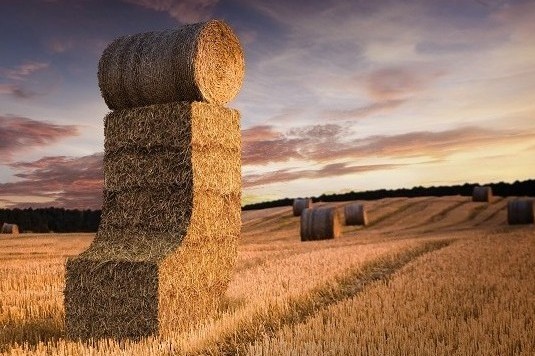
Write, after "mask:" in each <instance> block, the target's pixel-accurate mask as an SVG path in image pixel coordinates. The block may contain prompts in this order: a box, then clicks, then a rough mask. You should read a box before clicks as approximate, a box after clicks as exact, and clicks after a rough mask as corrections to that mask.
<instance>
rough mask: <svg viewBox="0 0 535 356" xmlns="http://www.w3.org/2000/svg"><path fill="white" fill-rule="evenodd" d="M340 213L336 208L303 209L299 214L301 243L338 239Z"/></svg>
mask: <svg viewBox="0 0 535 356" xmlns="http://www.w3.org/2000/svg"><path fill="white" fill-rule="evenodd" d="M341 230H342V229H341V218H340V212H339V210H338V209H336V208H317V209H305V210H303V212H302V213H301V224H300V235H301V241H313V240H326V239H335V238H338V237H340V234H341Z"/></svg>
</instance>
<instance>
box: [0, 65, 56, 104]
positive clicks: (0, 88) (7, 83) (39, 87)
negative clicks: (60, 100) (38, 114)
mask: <svg viewBox="0 0 535 356" xmlns="http://www.w3.org/2000/svg"><path fill="white" fill-rule="evenodd" d="M58 82H59V77H58V75H57V74H56V73H55V72H54V71H52V70H50V65H49V63H43V62H33V61H30V62H25V63H23V64H20V65H18V66H16V67H13V68H2V67H0V94H7V95H11V96H14V97H16V98H20V99H28V98H32V97H34V96H38V95H45V94H47V93H49V92H50V90H51V89H53V88H55V87H56V86H57V84H58Z"/></svg>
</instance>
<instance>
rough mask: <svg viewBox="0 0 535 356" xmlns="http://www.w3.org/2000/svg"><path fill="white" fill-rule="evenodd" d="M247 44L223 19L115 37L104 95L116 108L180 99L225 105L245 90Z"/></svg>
mask: <svg viewBox="0 0 535 356" xmlns="http://www.w3.org/2000/svg"><path fill="white" fill-rule="evenodd" d="M244 63H245V62H244V56H243V50H242V48H241V45H240V42H239V40H238V38H237V37H236V35H235V34H234V33H233V32H232V30H231V28H230V27H229V26H228V25H227V24H226V23H224V22H223V21H219V20H211V21H208V22H201V23H196V24H192V25H186V26H183V27H180V28H177V29H175V30H168V31H160V32H147V33H140V34H136V35H132V36H125V37H121V38H118V39H116V40H115V41H113V42H112V43H111V44H110V45H109V46H108V47H107V48H106V49H105V50H104V52H103V54H102V57H101V58H100V62H99V65H98V84H99V87H100V91H101V93H102V97H103V98H104V101H105V102H106V104H107V105H108V107H109V108H110V109H112V110H117V109H125V108H132V107H139V106H147V105H152V104H163V103H169V102H176V101H188V102H193V101H205V102H209V103H213V104H218V105H223V104H226V103H228V102H229V101H230V100H232V99H233V98H234V97H235V96H236V95H237V94H238V92H239V90H240V88H241V85H242V82H243V76H244V71H245V64H244Z"/></svg>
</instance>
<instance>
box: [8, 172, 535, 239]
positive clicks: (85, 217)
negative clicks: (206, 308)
mask: <svg viewBox="0 0 535 356" xmlns="http://www.w3.org/2000/svg"><path fill="white" fill-rule="evenodd" d="M477 185H478V184H470V183H465V184H463V185H452V186H438V187H434V186H432V187H422V186H418V187H413V188H400V189H388V190H387V189H379V190H370V191H364V192H354V191H351V192H347V193H339V194H322V195H320V196H318V197H311V198H312V201H313V202H340V201H351V200H376V199H382V198H397V197H407V198H413V197H423V196H437V197H442V196H451V195H462V196H471V195H472V191H473V189H474V187H475V186H477ZM485 185H487V186H490V187H491V188H492V193H493V194H494V195H497V196H502V197H508V196H532V197H535V180H533V179H529V180H525V181H515V182H514V183H504V182H500V183H490V184H485ZM293 200H294V198H284V199H278V200H273V201H268V202H261V203H254V204H247V205H244V206H243V207H242V210H255V209H266V208H273V207H280V206H290V205H292V204H293ZM3 223H9V224H17V225H18V226H19V229H20V230H21V231H22V232H36V233H47V232H96V231H97V229H98V225H99V223H100V210H90V209H86V210H78V209H64V208H54V207H49V208H38V209H32V208H25V209H18V208H15V209H0V226H2V224H3Z"/></svg>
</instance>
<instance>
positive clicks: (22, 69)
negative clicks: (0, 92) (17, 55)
mask: <svg viewBox="0 0 535 356" xmlns="http://www.w3.org/2000/svg"><path fill="white" fill-rule="evenodd" d="M48 66H49V64H48V63H42V62H26V63H23V64H21V65H19V66H17V67H15V68H0V76H2V77H4V78H7V79H11V80H23V79H25V78H26V77H28V76H29V75H30V74H32V73H34V72H37V71H39V70H42V69H45V68H48Z"/></svg>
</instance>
